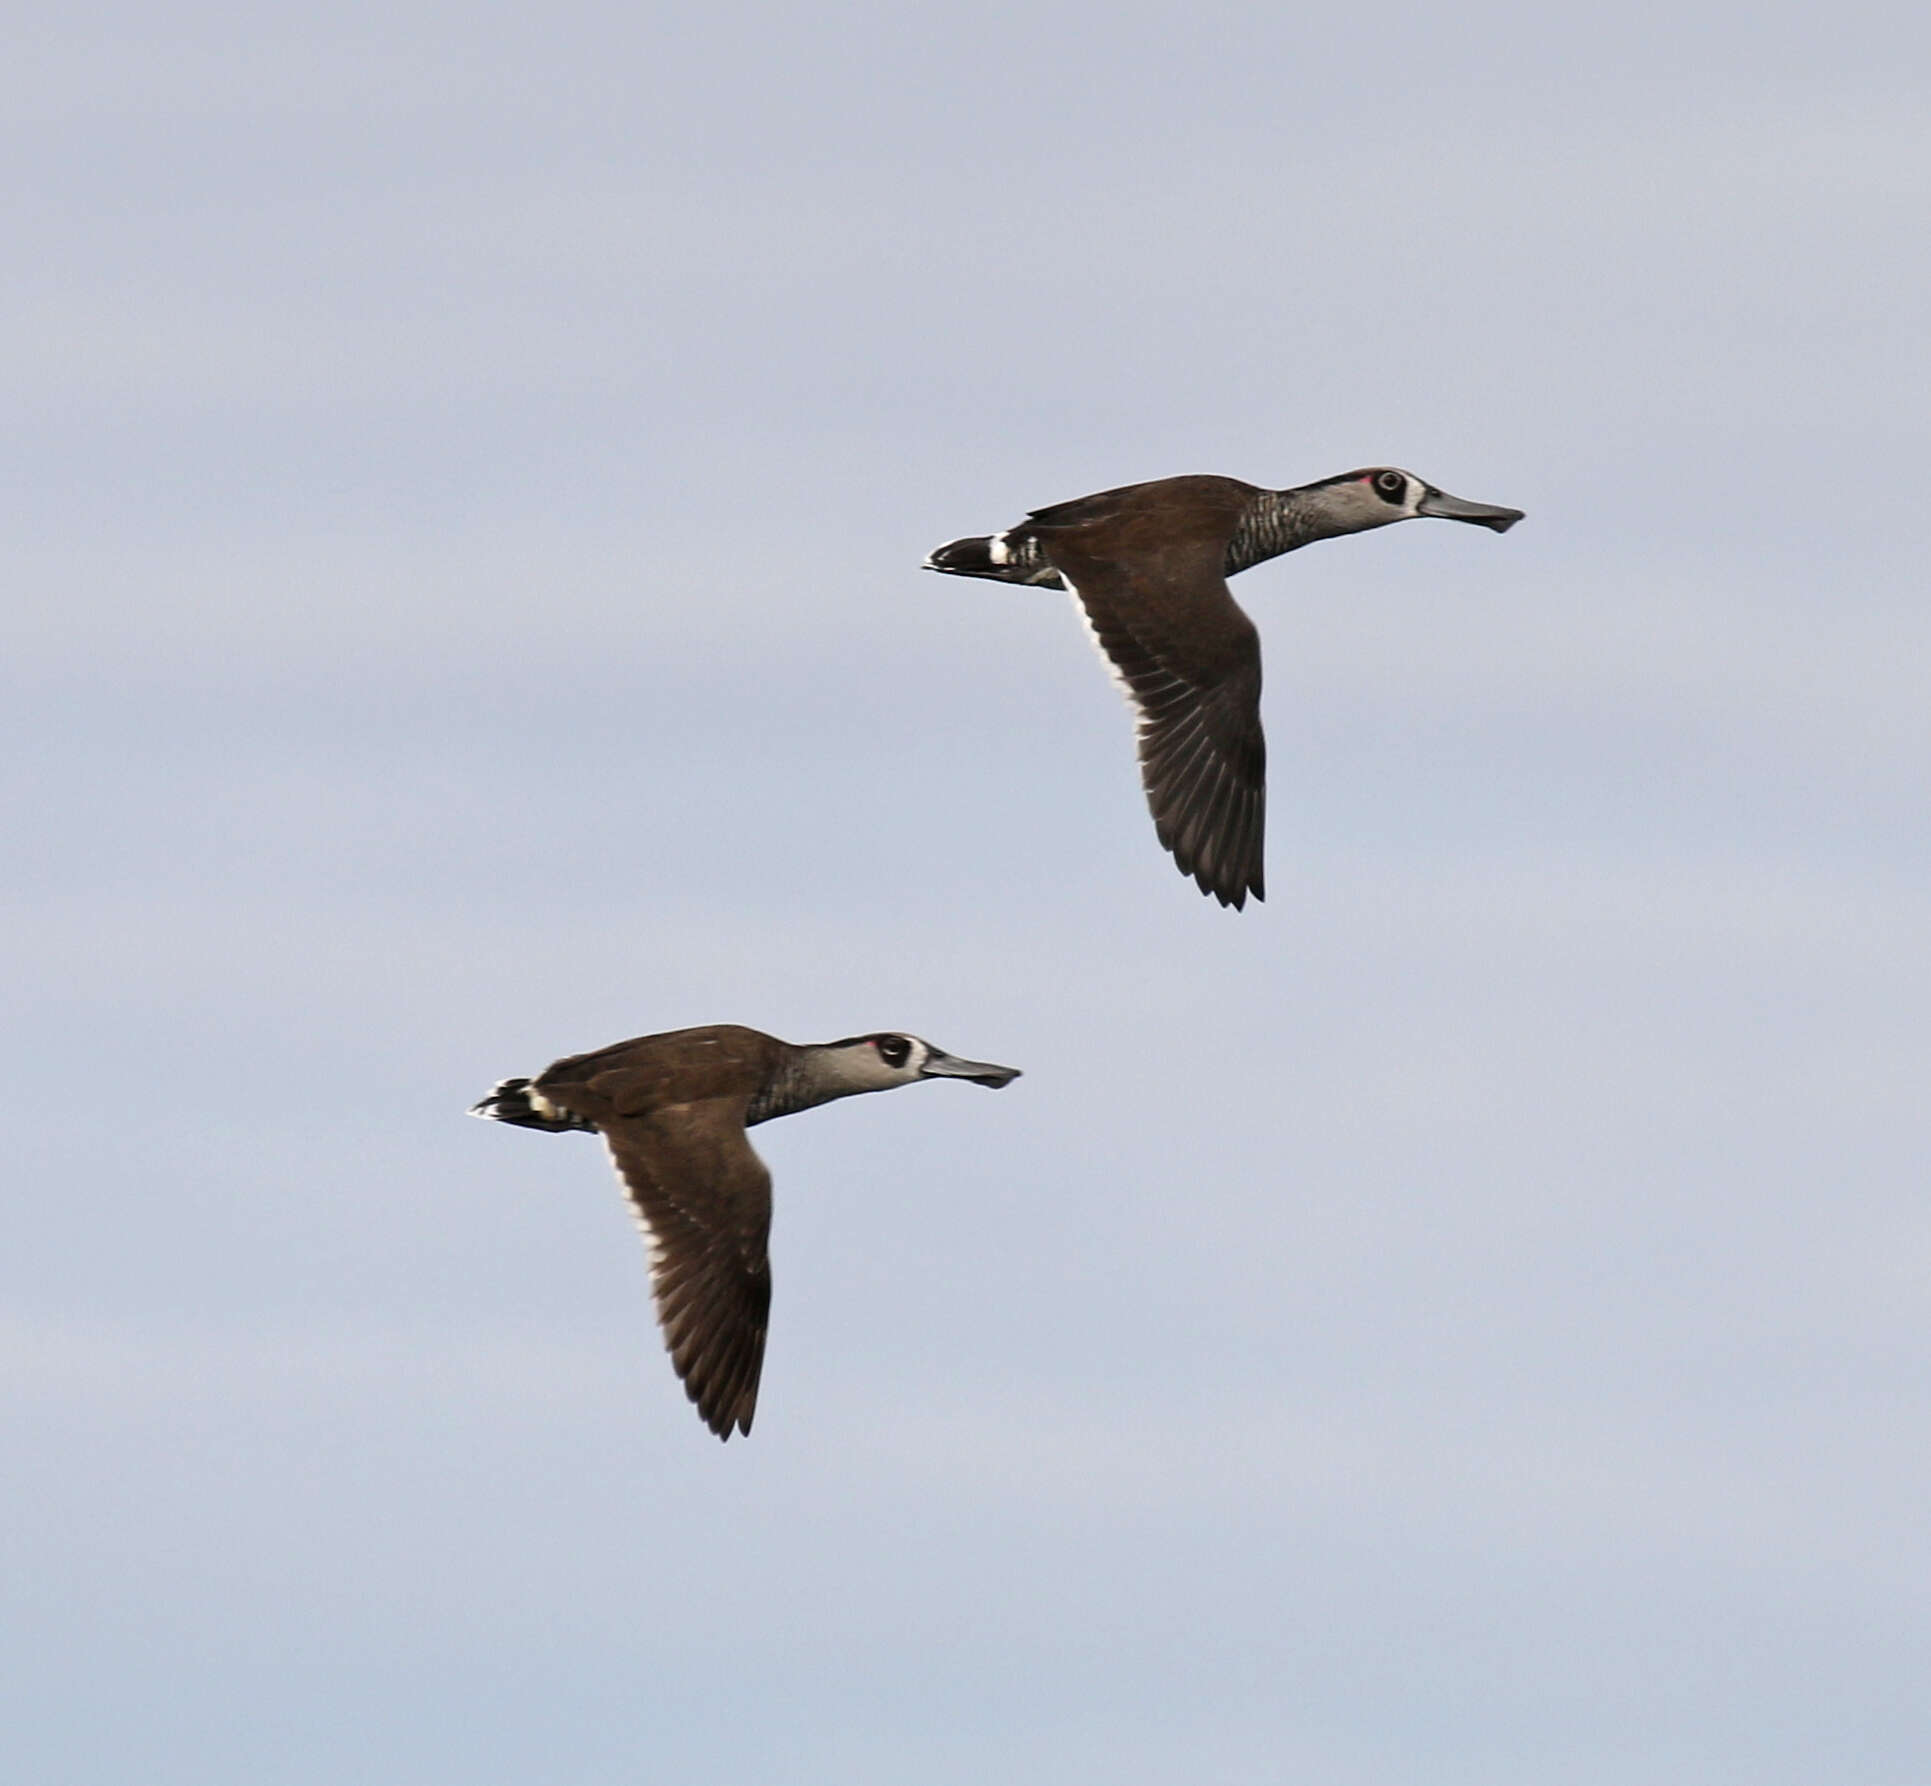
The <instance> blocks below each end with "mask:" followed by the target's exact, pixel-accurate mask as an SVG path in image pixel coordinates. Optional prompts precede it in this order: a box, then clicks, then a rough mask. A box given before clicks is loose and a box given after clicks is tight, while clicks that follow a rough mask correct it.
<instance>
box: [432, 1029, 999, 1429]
mask: <svg viewBox="0 0 1931 1786" xmlns="http://www.w3.org/2000/svg"><path fill="white" fill-rule="evenodd" d="M1018 1077H1019V1069H1018V1068H1017V1067H999V1066H994V1065H992V1064H991V1063H989V1062H987V1061H980V1060H961V1059H959V1057H958V1056H957V1055H953V1054H947V1053H945V1052H944V1050H943V1049H939V1048H934V1047H933V1046H932V1044H931V1043H930V1042H922V1041H920V1040H919V1038H918V1037H917V1036H907V1035H900V1034H897V1033H895V1032H887V1033H884V1034H880V1035H872V1036H851V1037H847V1038H846V1039H845V1040H843V1041H838V1042H821V1043H815V1044H805V1045H803V1046H798V1045H796V1044H793V1043H790V1042H780V1041H779V1040H778V1038H777V1037H776V1036H767V1035H765V1034H764V1033H763V1032H762V1031H759V1030H755V1029H743V1028H740V1027H739V1026H738V1025H736V1024H730V1023H720V1024H712V1025H709V1026H707V1027H705V1028H702V1029H678V1030H671V1031H669V1032H667V1033H666V1034H664V1035H659V1036H638V1037H637V1038H635V1039H634V1040H632V1041H628V1042H618V1043H616V1044H614V1045H613V1046H611V1047H609V1048H600V1049H598V1050H597V1051H596V1052H595V1053H594V1054H573V1055H570V1056H568V1057H567V1058H565V1059H563V1060H560V1061H557V1062H555V1063H554V1064H553V1065H551V1066H547V1067H545V1068H544V1069H543V1071H542V1072H540V1073H538V1074H537V1075H536V1076H535V1078H533V1079H505V1080H503V1081H502V1082H501V1083H500V1084H498V1085H497V1087H496V1088H495V1089H494V1090H493V1091H492V1092H491V1093H490V1094H489V1096H488V1097H486V1098H484V1099H483V1100H482V1102H481V1103H479V1104H476V1105H474V1106H472V1107H471V1110H470V1115H472V1116H481V1117H485V1118H487V1119H488V1120H490V1121H491V1122H507V1123H515V1124H517V1125H518V1126H519V1127H521V1128H526V1129H545V1130H549V1131H551V1132H552V1133H561V1132H563V1131H565V1130H571V1129H583V1130H588V1131H590V1132H592V1133H595V1134H599V1135H601V1136H602V1137H603V1140H604V1145H605V1146H606V1147H607V1148H609V1150H610V1157H611V1159H612V1161H614V1162H615V1164H616V1168H617V1174H618V1176H619V1177H620V1178H621V1179H622V1180H623V1182H624V1185H625V1188H626V1189H627V1190H628V1191H629V1193H630V1200H631V1203H632V1204H633V1206H634V1207H635V1210H636V1214H637V1220H638V1223H639V1225H640V1226H641V1227H642V1228H643V1231H644V1238H645V1240H646V1241H647V1242H648V1243H649V1246H650V1276H651V1288H652V1292H653V1294H654V1296H655V1298H656V1302H657V1319H658V1323H659V1325H660V1326H661V1327H662V1328H663V1330H664V1343H665V1345H666V1346H667V1347H668V1348H669V1350H670V1355H671V1363H672V1364H673V1366H675V1368H676V1371H677V1374H678V1376H679V1378H680V1379H681V1380H682V1381H683V1384H684V1391H685V1393H686V1394H687V1395H688V1396H689V1397H690V1398H691V1400H692V1401H693V1402H695V1403H696V1404H697V1411H698V1413H699V1415H700V1416H701V1417H702V1418H703V1421H704V1424H705V1425H706V1426H708V1427H709V1428H710V1429H711V1431H712V1432H714V1433H716V1434H717V1436H718V1437H719V1438H720V1439H728V1438H729V1437H730V1436H731V1434H732V1432H733V1431H734V1430H735V1431H737V1432H741V1433H748V1432H749V1431H750V1430H751V1416H752V1415H753V1413H755V1412H756V1410H757V1405H758V1374H759V1372H760V1371H761V1370H762V1368H763V1365H764V1335H765V1326H766V1323H767V1320H768V1318H769V1315H770V1311H771V1267H770V1262H769V1260H768V1258H767V1256H766V1243H767V1240H768V1238H769V1236H770V1233H771V1174H770V1173H769V1172H768V1171H766V1170H765V1166H764V1162H763V1161H762V1160H760V1159H759V1158H758V1156H757V1154H756V1153H755V1152H753V1151H752V1147H751V1142H750V1138H749V1137H748V1136H747V1135H746V1134H745V1130H746V1129H748V1128H750V1127H752V1126H753V1125H754V1124H756V1123H761V1122H769V1121H770V1120H771V1119H772V1118H773V1117H778V1116H790V1115H792V1114H794V1113H795V1112H796V1111H799V1110H809V1109H811V1108H812V1106H813V1105H815V1104H828V1103H830V1102H831V1100H832V1099H834V1098H849V1097H853V1096H856V1095H857V1094H858V1093H859V1092H867V1091H891V1090H893V1089H894V1088H895V1087H897V1086H901V1085H910V1084H912V1083H913V1082H914V1081H915V1080H919V1079H970V1080H973V1081H975V1082H976V1083H977V1084H980V1085H984V1086H989V1087H991V1088H992V1089H994V1090H997V1089H998V1088H999V1087H1001V1086H1004V1085H1009V1084H1011V1082H1012V1081H1013V1080H1015V1079H1017V1078H1018Z"/></svg>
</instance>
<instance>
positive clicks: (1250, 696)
mask: <svg viewBox="0 0 1931 1786" xmlns="http://www.w3.org/2000/svg"><path fill="white" fill-rule="evenodd" d="M1418 516H1434V517H1439V518H1441V519H1444V520H1453V521H1469V522H1473V523H1475V524H1476V525H1478V526H1482V527H1488V528H1492V529H1493V530H1494V531H1495V532H1497V533H1503V532H1506V531H1507V530H1508V529H1509V528H1510V527H1512V526H1514V525H1515V523H1516V522H1517V521H1519V520H1520V519H1521V518H1522V514H1521V511H1520V510H1519V509H1503V508H1492V507H1490V506H1488V505H1487V504H1484V503H1474V502H1464V501H1462V500H1461V499H1460V498H1459V497H1454V496H1448V495H1445V494H1444V493H1443V492H1442V491H1440V490H1437V489H1436V488H1435V487H1434V486H1433V485H1432V484H1426V483H1423V482H1422V480H1421V479H1420V478H1418V477H1416V476H1415V475H1414V474H1413V473H1412V472H1406V471H1399V470H1396V469H1395V468H1394V467H1392V466H1382V467H1378V468H1373V469H1369V470H1365V471H1350V472H1345V473H1343V474H1342V475H1341V476H1339V477H1333V478H1325V479H1323V480H1322V481H1321V482H1319V483H1317V484H1303V485H1300V486H1299V487H1297V488H1295V489H1291V490H1263V489H1261V488H1259V487H1258V486H1256V485H1253V484H1245V483H1242V482H1241V481H1240V480H1239V479H1238V478H1223V477H1177V478H1160V479H1157V480H1155V481H1154V482H1152V483H1146V484H1129V485H1127V486H1125V487H1124V488H1122V489H1118V490H1103V491H1101V492H1100V493H1099V494H1098V495H1096V496H1083V497H1080V498H1079V499H1078V500H1076V501H1073V502H1063V503H1060V504H1058V505H1057V506H1056V507H1053V508H1045V509H1036V510H1034V511H1033V513H1032V514H1031V515H1029V516H1028V517H1027V518H1026V520H1024V521H1022V522H1020V523H1019V525H1018V526H1016V527H1010V528H1008V529H1007V530H1006V531H1005V532H1004V533H998V534H990V535H985V536H980V537H976V538H969V539H960V540H952V541H950V542H948V543H947V544H946V545H943V546H940V547H938V548H937V549H936V550H935V551H934V552H933V553H932V555H931V556H930V557H929V558H927V560H926V561H925V563H926V568H927V569H928V570H936V571H944V572H946V573H947V574H949V575H952V576H962V577H988V578H992V579H993V580H995V581H998V582H1006V583H1031V584H1039V585H1043V586H1047V587H1058V588H1065V589H1067V590H1070V591H1071V593H1072V595H1073V597H1074V599H1075V600H1076V601H1077V602H1078V604H1079V607H1080V610H1081V613H1082V614H1083V616H1084V618H1085V620H1086V623H1087V627H1088V630H1089V631H1090V632H1091V633H1092V636H1093V640H1094V642H1095V643H1096V644H1097V645H1098V646H1099V649H1100V651H1101V654H1102V655H1103V656H1104V657H1105V658H1106V660H1107V663H1108V664H1109V666H1110V667H1111V668H1112V670H1113V672H1114V675H1115V676H1116V678H1117V679H1118V680H1119V682H1120V684H1121V686H1122V687H1123V689H1124V690H1125V692H1126V694H1127V698H1128V699H1129V700H1130V701H1131V702H1132V704H1133V706H1134V709H1135V712H1136V715H1137V718H1138V734H1139V755H1140V775H1141V781H1142V784H1143V785H1144V787H1145V789H1146V796H1147V805H1148V807H1149V808H1150V809H1151V811H1152V813H1153V824H1154V830H1155V832H1156V833H1157V834H1158V836H1159V839H1160V842H1161V843H1162V844H1163V845H1165V846H1166V848H1167V849H1168V850H1169V851H1171V852H1172V854H1173V858H1174V861H1175V862H1176V863H1177V864H1178V866H1179V868H1180V870H1181V872H1182V873H1183V874H1189V875H1192V876H1193V878H1194V880H1195V881H1196V883H1197V884H1198V885H1199V887H1200V890H1201V891H1202V892H1203V893H1210V894H1212V895H1213V896H1214V897H1215V898H1216V899H1218V900H1219V901H1220V902H1221V904H1223V905H1230V906H1233V907H1235V908H1236V909H1239V908H1240V907H1241V906H1242V905H1244V904H1245V903H1246V901H1247V897H1248V895H1249V894H1252V895H1253V897H1254V898H1256V899H1260V898H1264V897H1265V892H1264V888H1263V885H1262V833H1263V829H1264V826H1265V821H1266V803H1267V745H1266V740H1265V739H1264V738H1263V736H1262V733H1261V717H1260V693H1261V653H1260V635H1259V633H1258V632H1256V631H1255V628H1254V623H1253V622H1252V621H1251V620H1249V619H1248V618H1247V616H1246V614H1244V613H1243V612H1242V611H1241V608H1240V605H1239V604H1238V603H1237V602H1236V601H1235V600H1234V598H1233V594H1232V592H1231V591H1230V590H1229V589H1228V587H1227V579H1228V578H1229V577H1230V576H1233V575H1235V574H1236V573H1237V572H1240V571H1243V570H1246V569H1248V568H1250V567H1251V566H1253V565H1256V564H1259V563H1262V562H1263V561H1264V560H1266V559H1269V558H1275V557H1278V556H1279V555H1280V554H1281V553H1283V552H1291V551H1293V550H1294V549H1295V548H1296V547H1298V546H1304V545H1307V544H1309V543H1310V542H1311V541H1313V540H1317V539H1329V538H1333V537H1335V536H1336V535H1339V534H1344V533H1360V532H1363V531H1364V530H1366V529H1368V528H1371V527H1382V526H1386V525H1387V524H1388V523H1390V522H1393V521H1406V520H1411V519H1414V518H1416V517H1418Z"/></svg>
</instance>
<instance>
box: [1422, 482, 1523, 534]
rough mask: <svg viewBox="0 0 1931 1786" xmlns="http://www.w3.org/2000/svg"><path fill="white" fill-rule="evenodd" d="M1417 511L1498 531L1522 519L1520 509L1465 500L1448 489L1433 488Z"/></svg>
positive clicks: (1442, 519)
mask: <svg viewBox="0 0 1931 1786" xmlns="http://www.w3.org/2000/svg"><path fill="white" fill-rule="evenodd" d="M1415 513H1416V514H1418V515H1427V516H1429V517H1430V518H1431V519H1433V520H1436V521H1472V522H1474V524H1475V525H1476V526H1477V527H1489V528H1493V529H1494V530H1495V532H1497V533H1507V532H1508V530H1509V529H1510V528H1511V527H1513V526H1514V525H1515V524H1516V522H1518V521H1519V520H1521V519H1522V511H1521V510H1520V509H1498V508H1496V507H1494V506H1492V505H1491V504H1489V503H1486V502H1464V501H1463V500H1462V499H1461V498H1460V497H1459V496H1450V495H1449V494H1448V492H1447V491H1446V490H1433V489H1431V490H1430V491H1429V492H1428V494H1427V495H1426V496H1424V497H1423V498H1422V499H1421V501H1420V502H1418V503H1416V504H1415Z"/></svg>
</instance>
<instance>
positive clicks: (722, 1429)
mask: <svg viewBox="0 0 1931 1786" xmlns="http://www.w3.org/2000/svg"><path fill="white" fill-rule="evenodd" d="M744 1115H745V1099H744V1097H743V1096H741V1095H740V1096H736V1097H728V1098H710V1099H706V1100H704V1101H702V1102H700V1103H690V1104H678V1105H671V1106H668V1107H665V1108H662V1109H658V1110H653V1111H651V1112H649V1113H648V1114H646V1115H642V1116H613V1117H608V1118H606V1119H605V1120H604V1121H603V1123H602V1124H601V1125H600V1127H601V1129H602V1132H603V1138H604V1141H605V1144H606V1145H607V1146H608V1147H609V1149H610V1157H611V1159H612V1160H613V1161H614V1162H615V1164H616V1167H617V1172H618V1175H619V1176H620V1177H621V1178H622V1179H623V1181H624V1185H625V1187H626V1188H627V1189H628V1190H629V1192H630V1198H631V1202H632V1203H633V1204H634V1205H635V1206H636V1211H637V1219H638V1221H639V1223H640V1224H641V1226H642V1227H643V1230H644V1237H645V1239H646V1240H647V1241H648V1242H649V1243H650V1277H651V1290H652V1293H653V1295H654V1297H655V1300H656V1303H657V1320H658V1323H659V1325H661V1326H662V1328H663V1330H664V1344H665V1345H666V1346H667V1347H668V1348H669V1350H670V1355H671V1363H672V1364H673V1365H674V1366H675V1367H676V1370H677V1374H678V1376H679V1377H680V1378H681V1379H682V1381H683V1384H684V1390H685V1393H686V1394H688V1395H689V1396H690V1398H691V1400H692V1401H693V1402H695V1403H696V1404H697V1411H698V1413H699V1414H700V1415H701V1416H702V1417H703V1420H704V1424H705V1425H706V1426H708V1427H709V1428H710V1429H711V1431H712V1432H714V1433H716V1434H717V1436H718V1437H719V1438H720V1439H728V1438H729V1437H730V1436H731V1433H732V1431H733V1429H735V1430H736V1431H738V1432H742V1433H748V1432H749V1431H750V1430H751V1417H752V1415H753V1414H754V1413H755V1412H756V1411H757V1405H758V1375H759V1373H760V1371H761V1370H762V1369H763V1367H764V1336H765V1330H766V1327H767V1325H768V1323H769V1320H770V1314H771V1264H770V1259H769V1257H768V1255H767V1252H766V1246H767V1242H768V1240H769V1238H770V1233H771V1174H770V1173H769V1172H768V1171H767V1170H766V1169H765V1165H764V1162H763V1161H762V1160H760V1159H759V1158H758V1156H757V1154H756V1152H755V1151H754V1150H753V1148H752V1146H751V1143H750V1141H749V1139H748V1138H747V1137H746V1135H745V1132H744Z"/></svg>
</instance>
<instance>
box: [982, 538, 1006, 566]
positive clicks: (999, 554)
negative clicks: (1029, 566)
mask: <svg viewBox="0 0 1931 1786" xmlns="http://www.w3.org/2000/svg"><path fill="white" fill-rule="evenodd" d="M986 556H987V557H988V558H990V559H991V560H992V562H993V563H994V564H1010V563H1011V562H1012V548H1011V547H1010V546H1008V545H1007V544H1006V536H1005V534H1003V533H995V534H994V535H993V536H992V538H991V539H989V540H987V541H986Z"/></svg>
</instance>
